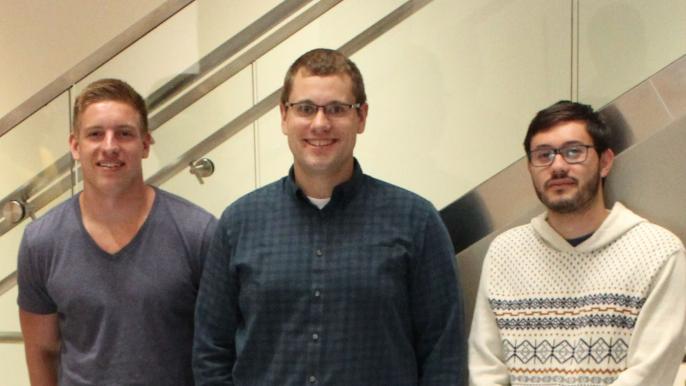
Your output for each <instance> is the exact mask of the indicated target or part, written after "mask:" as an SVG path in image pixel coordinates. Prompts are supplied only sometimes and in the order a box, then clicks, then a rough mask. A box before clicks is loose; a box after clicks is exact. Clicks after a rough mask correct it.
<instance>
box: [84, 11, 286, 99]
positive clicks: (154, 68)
mask: <svg viewBox="0 0 686 386" xmlns="http://www.w3.org/2000/svg"><path fill="white" fill-rule="evenodd" d="M279 3H280V1H278V0H266V1H252V2H247V1H224V0H203V1H196V2H193V3H192V4H190V5H188V6H187V7H185V8H184V9H183V10H181V11H180V12H179V13H177V14H176V15H175V16H174V17H173V18H171V19H169V20H167V21H166V22H164V23H163V24H161V25H160V26H159V27H157V28H156V29H155V30H153V31H151V32H150V33H149V34H147V35H146V36H144V37H143V38H141V39H140V40H138V41H137V42H136V43H134V44H133V45H131V46H130V47H129V48H127V49H126V51H124V52H122V53H121V54H119V55H118V56H117V57H115V58H113V59H112V60H111V61H110V62H108V63H106V64H105V65H103V66H102V67H101V68H99V69H98V70H96V71H95V72H93V73H92V74H91V75H89V76H88V77H87V78H85V79H84V80H83V81H81V82H79V83H78V84H77V85H76V86H75V90H74V93H75V94H76V93H78V92H79V91H80V90H81V89H82V88H83V87H85V86H86V85H88V84H89V83H90V82H92V81H94V80H96V79H100V78H105V77H117V78H123V79H125V80H126V81H128V82H129V83H130V84H132V85H133V86H134V87H135V88H136V90H137V91H138V92H140V93H141V94H142V95H143V96H145V97H147V96H149V95H150V94H151V93H153V92H154V91H156V90H157V89H158V88H159V87H161V86H163V85H164V84H165V83H166V82H167V81H169V80H171V79H173V78H175V77H176V76H178V75H182V74H184V73H186V74H193V73H196V72H197V71H198V68H197V66H195V64H196V63H197V62H198V61H199V60H200V58H202V57H203V56H205V55H207V54H208V53H209V52H211V51H212V50H213V49H215V48H216V47H218V46H219V45H221V44H222V43H223V42H225V41H226V40H227V39H229V38H230V37H232V36H233V35H235V34H236V33H238V32H239V31H241V30H242V29H243V28H245V27H246V26H248V25H249V24H250V23H252V22H253V21H255V20H256V19H258V18H259V17H260V16H262V15H263V14H265V13H266V12H268V11H269V10H270V9H272V8H273V7H275V6H276V5H278V4H279Z"/></svg>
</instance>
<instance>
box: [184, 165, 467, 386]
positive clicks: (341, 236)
mask: <svg viewBox="0 0 686 386" xmlns="http://www.w3.org/2000/svg"><path fill="white" fill-rule="evenodd" d="M197 302H198V303H197V308H196V321H195V323H196V331H195V343H194V353H193V367H194V374H195V380H196V385H198V386H200V385H241V386H261V385H265V386H266V385H270V386H271V385H274V386H287V385H299V386H305V385H342V386H362V385H369V386H402V385H408V386H409V385H412V386H417V385H436V386H450V385H463V384H466V383H465V382H466V373H467V366H466V355H467V354H466V338H465V336H464V317H463V313H462V301H461V296H460V294H459V292H458V283H457V279H456V275H455V267H454V251H453V248H452V244H451V242H450V240H449V237H448V233H447V231H446V229H445V227H444V225H443V223H442V222H441V220H440V218H439V216H438V214H437V212H436V210H435V209H434V208H433V207H432V206H431V204H430V203H428V202H427V201H426V200H424V199H422V198H420V197H418V196H417V195H415V194H413V193H410V192H408V191H406V190H403V189H401V188H398V187H395V186H392V185H390V184H387V183H385V182H382V181H379V180H377V179H374V178H372V177H369V176H366V175H364V174H362V171H361V169H360V167H359V165H358V164H357V162H355V171H354V174H353V177H352V178H351V179H350V180H349V181H347V182H345V183H343V184H341V185H339V186H337V187H336V188H335V189H334V192H333V195H332V197H331V201H330V202H329V204H328V205H326V206H325V207H324V208H323V209H322V210H319V209H317V208H316V207H315V206H314V205H312V204H311V203H310V202H309V200H308V199H307V197H305V196H304V195H303V193H302V191H301V190H300V189H299V188H298V187H297V185H296V184H295V181H294V175H293V170H292V169H291V172H290V175H289V176H288V177H284V178H283V179H281V180H279V181H277V182H275V183H272V184H270V185H267V186H265V187H263V188H261V189H259V190H256V191H255V192H252V193H250V194H248V195H246V196H245V197H243V198H241V199H239V200H238V201H237V202H235V203H234V204H233V205H231V206H230V207H229V208H227V210H226V211H225V212H224V213H223V215H222V217H221V219H220V221H219V225H218V230H217V233H216V235H215V238H214V241H213V243H212V246H211V248H210V252H209V255H208V257H207V261H206V263H205V270H204V273H203V278H202V280H201V285H200V292H199V295H198V301H197Z"/></svg>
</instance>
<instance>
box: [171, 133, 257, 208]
mask: <svg viewBox="0 0 686 386" xmlns="http://www.w3.org/2000/svg"><path fill="white" fill-rule="evenodd" d="M254 148H255V138H254V130H253V128H252V126H249V127H246V128H244V129H243V130H240V131H239V132H238V133H236V134H235V135H234V136H233V137H231V138H230V139H229V140H227V141H226V142H224V143H222V144H221V145H219V146H218V147H217V148H216V149H214V150H212V151H210V152H209V153H207V154H206V155H205V157H207V158H209V159H210V160H212V162H213V163H214V166H215V171H214V174H213V175H212V176H210V177H207V178H203V184H202V185H201V184H200V183H199V182H198V180H197V178H196V177H195V176H193V175H191V174H190V173H189V172H186V171H184V172H182V173H179V174H177V175H176V176H174V177H172V178H171V179H170V180H168V181H167V182H165V183H164V184H162V185H161V187H162V188H163V189H165V190H168V191H170V192H172V193H175V194H178V195H180V196H182V197H184V198H186V199H188V200H190V201H192V202H194V203H196V204H198V205H200V206H201V207H203V208H205V209H206V210H208V211H209V212H211V213H212V214H214V215H215V216H217V217H219V216H220V215H221V213H222V211H223V210H224V209H225V208H226V207H227V206H228V205H229V204H230V203H232V202H233V201H235V200H236V199H238V198H239V197H241V196H243V195H244V194H246V193H248V192H250V191H252V190H254V189H255V151H254Z"/></svg>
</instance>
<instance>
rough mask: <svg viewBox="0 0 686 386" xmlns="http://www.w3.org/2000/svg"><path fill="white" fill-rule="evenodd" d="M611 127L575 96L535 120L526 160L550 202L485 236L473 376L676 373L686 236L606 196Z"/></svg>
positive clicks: (512, 381) (625, 381) (665, 377)
mask: <svg viewBox="0 0 686 386" xmlns="http://www.w3.org/2000/svg"><path fill="white" fill-rule="evenodd" d="M609 139H610V132H609V130H608V128H607V127H606V126H605V125H604V124H603V122H602V121H601V119H600V118H599V116H598V115H597V114H596V113H595V112H594V111H593V109H592V108H591V107H590V106H587V105H583V104H579V103H573V102H568V101H561V102H558V103H556V104H554V105H552V106H550V107H548V108H546V109H544V110H542V111H540V112H539V113H538V114H537V115H536V117H535V118H534V119H533V121H532V122H531V124H530V126H529V130H528V132H527V135H526V138H525V140H524V146H525V150H526V153H527V156H528V160H529V164H528V168H529V172H530V174H531V179H532V182H533V184H534V188H535V190H536V193H537V195H538V197H539V199H540V200H541V201H542V202H543V204H544V205H545V206H546V207H547V208H548V210H547V212H546V213H543V214H541V215H540V216H538V217H535V218H534V219H533V220H531V222H530V223H529V224H527V225H523V226H520V227H517V228H514V229H511V230H509V231H507V232H505V233H503V234H502V235H500V236H499V237H497V238H496V239H495V240H494V241H493V243H492V244H491V246H490V248H489V251H488V254H487V256H486V260H485V262H484V267H483V270H482V274H481V283H480V285H479V292H478V295H477V301H476V309H475V312H474V320H473V323H472V330H471V335H470V341H469V343H470V348H469V349H470V351H469V355H470V358H469V368H470V380H471V384H472V385H478V386H492V385H512V386H516V385H517V386H518V385H528V386H529V385H546V386H550V385H580V386H581V385H583V386H591V385H593V386H595V385H614V386H620V385H621V386H670V385H672V383H673V381H674V376H675V374H676V370H677V368H678V365H679V362H680V361H681V358H682V357H683V354H684V351H683V350H684V346H685V345H686V334H685V327H686V326H685V321H686V296H684V295H685V294H686V280H685V279H684V278H685V277H686V260H685V258H686V255H685V253H684V247H683V245H682V243H681V242H680V241H679V239H678V238H677V237H676V236H674V235H673V234H672V233H670V232H669V231H667V230H665V229H663V228H661V227H659V226H657V225H654V224H651V223H649V222H648V221H646V220H645V219H643V218H641V217H639V216H638V215H636V214H634V213H633V212H631V211H630V210H629V209H627V208H625V207H624V206H623V205H622V204H620V203H616V204H615V205H614V207H613V208H612V210H608V209H606V208H605V204H604V200H603V182H602V179H603V178H604V177H606V176H607V175H608V173H609V172H610V169H611V167H612V162H613V158H614V154H613V152H612V150H611V149H610V148H609V145H608V144H609Z"/></svg>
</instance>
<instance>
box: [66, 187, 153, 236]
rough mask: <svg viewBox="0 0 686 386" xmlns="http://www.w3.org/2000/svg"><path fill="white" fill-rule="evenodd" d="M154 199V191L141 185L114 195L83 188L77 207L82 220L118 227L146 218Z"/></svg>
mask: <svg viewBox="0 0 686 386" xmlns="http://www.w3.org/2000/svg"><path fill="white" fill-rule="evenodd" d="M154 198H155V190H154V189H153V188H152V187H150V186H148V185H145V184H143V183H141V184H140V185H138V186H135V187H132V188H129V189H127V190H126V191H123V192H116V193H104V192H101V191H98V190H96V189H89V187H88V186H84V190H83V192H81V195H80V196H79V205H80V207H81V215H82V216H83V217H84V219H88V220H89V221H90V222H97V223H101V224H109V225H111V226H118V225H120V224H131V223H132V222H133V223H136V222H138V221H136V220H137V219H140V218H145V217H147V215H148V212H149V211H150V208H151V207H152V203H153V201H154ZM132 220H133V221H132Z"/></svg>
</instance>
